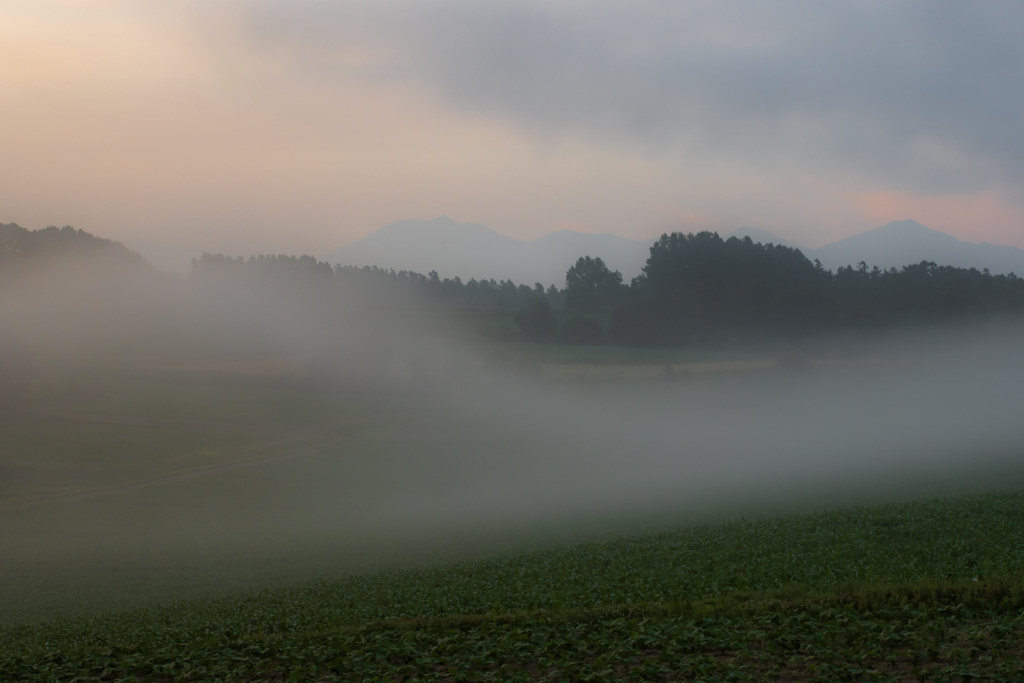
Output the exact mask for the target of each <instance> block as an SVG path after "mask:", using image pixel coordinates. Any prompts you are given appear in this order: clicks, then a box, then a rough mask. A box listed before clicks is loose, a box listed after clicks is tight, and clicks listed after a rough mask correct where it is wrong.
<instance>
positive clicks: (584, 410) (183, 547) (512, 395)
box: [0, 263, 1024, 604]
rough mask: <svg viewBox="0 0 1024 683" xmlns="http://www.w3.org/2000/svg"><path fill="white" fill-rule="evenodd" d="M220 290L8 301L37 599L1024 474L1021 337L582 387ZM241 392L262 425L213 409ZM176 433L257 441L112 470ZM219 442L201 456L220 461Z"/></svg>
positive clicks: (426, 337) (77, 278)
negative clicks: (34, 463)
mask: <svg viewBox="0 0 1024 683" xmlns="http://www.w3.org/2000/svg"><path fill="white" fill-rule="evenodd" d="M198 275H199V274H195V273H194V274H193V275H192V276H189V277H187V278H167V277H164V276H157V275H155V274H153V273H137V272H132V273H130V274H128V273H121V272H114V271H113V270H112V269H109V268H108V269H96V268H94V267H92V266H89V265H88V264H87V265H82V264H81V263H78V264H75V266H74V267H70V266H69V265H68V264H67V263H56V264H53V265H51V266H49V267H46V268H43V267H40V268H37V269H35V270H34V271H33V272H32V273H31V275H30V276H28V275H19V278H20V279H19V280H18V281H17V283H11V282H8V286H7V287H5V289H4V293H3V295H2V296H0V315H2V316H3V320H4V321H5V325H4V338H3V339H2V340H0V348H2V349H3V352H4V354H5V356H6V359H7V360H5V363H6V364H5V365H3V368H4V373H3V377H4V378H6V379H4V380H3V381H4V384H3V389H4V391H5V392H7V394H6V396H5V401H4V403H5V405H6V406H7V409H6V416H5V418H4V419H5V421H6V426H5V427H4V433H5V439H4V440H5V442H6V443H5V444H4V448H3V450H4V451H5V455H4V456H3V461H2V462H0V468H3V469H2V470H0V471H3V472H5V474H4V475H3V476H5V477H6V479H7V481H6V482H5V483H4V484H3V485H2V486H0V495H2V496H3V501H2V502H0V535H2V536H3V537H4V539H5V540H4V542H5V545H6V546H7V547H9V548H12V549H14V552H13V554H12V555H11V558H12V559H10V560H9V561H8V562H7V563H6V564H5V567H4V570H3V571H4V572H5V574H6V576H5V577H4V578H5V580H7V581H8V582H9V585H12V586H15V591H18V590H21V591H22V592H24V593H25V594H26V595H29V594H30V595H41V594H43V593H46V591H47V589H46V586H49V585H55V584H54V582H61V583H60V587H59V588H54V589H53V591H54V592H52V594H48V595H49V597H47V598H33V599H36V600H41V601H43V602H45V601H46V600H52V601H55V602H60V603H61V604H68V602H69V598H68V596H69V595H76V596H79V598H81V600H82V601H84V602H88V600H87V599H86V598H82V597H81V596H83V595H87V594H88V593H89V592H90V591H101V586H106V588H104V589H102V590H105V591H106V592H105V593H103V595H106V596H108V597H110V596H113V598H117V599H128V598H131V597H132V596H145V597H147V598H152V597H160V596H162V595H165V594H166V595H168V596H171V595H179V594H185V593H188V592H190V591H192V590H193V589H195V588H196V587H200V588H204V589H219V590H223V589H227V588H230V587H233V586H250V585H260V583H261V582H265V581H270V580H274V579H275V577H276V578H278V579H280V578H282V577H284V578H288V577H298V576H316V575H322V574H329V573H330V572H331V571H333V570H332V567H334V569H338V568H341V569H344V568H345V567H349V565H345V562H346V561H347V560H351V559H352V558H353V557H355V556H356V555H358V554H360V553H361V554H362V555H360V557H372V556H373V554H374V553H375V552H376V553H379V555H380V557H381V558H390V560H388V561H393V560H395V559H396V558H397V559H401V558H402V557H403V556H406V557H409V556H411V555H412V554H414V548H415V552H420V551H422V550H423V548H424V547H427V546H430V545H432V544H438V545H439V547H440V546H444V547H445V548H446V551H447V550H450V551H453V552H458V551H459V550H460V549H459V547H458V543H459V542H460V541H459V539H468V538H472V539H476V541H475V542H480V539H487V538H489V537H492V538H493V537H499V536H501V535H502V534H506V533H509V532H510V531H516V532H518V533H520V534H522V533H524V532H525V533H526V534H527V535H528V536H529V535H530V534H535V535H538V536H540V535H542V534H546V533H548V532H550V531H551V530H553V529H557V528H560V527H563V526H564V527H571V526H572V525H577V526H579V525H584V526H585V525H587V524H588V523H593V524H598V523H599V522H600V523H604V522H609V521H610V520H616V519H619V520H626V519H642V518H645V517H657V516H659V515H661V516H662V517H661V518H662V519H664V520H666V523H673V520H676V522H675V523H678V520H682V519H694V518H697V517H699V516H700V515H702V514H705V513H707V514H712V513H713V514H722V513H728V512H729V511H730V510H733V511H739V512H751V511H756V510H773V509H790V508H798V507H799V505H796V503H795V501H810V502H809V503H808V504H809V505H815V506H818V507H821V506H827V505H835V504H839V503H842V502H857V501H858V500H868V499H871V498H872V497H873V496H874V497H876V498H882V499H885V498H892V497H899V496H901V495H913V494H915V492H918V491H920V492H923V493H929V492H932V491H938V492H941V491H939V489H932V488H929V486H932V485H937V486H940V487H942V486H945V487H947V488H948V489H949V491H950V492H954V493H955V492H959V491H960V489H958V488H957V487H958V486H959V485H961V484H962V485H963V486H967V485H968V483H969V482H970V481H971V480H972V477H976V485H977V486H978V487H982V488H984V487H994V486H998V485H1003V484H1006V485H1009V484H1010V483H1012V482H1010V481H1008V480H1007V477H1009V476H1011V475H1013V476H1015V475H1016V473H1018V472H1020V471H1024V468H1017V469H1016V470H1015V469H1014V467H1015V464H1014V463H1016V462H1017V461H1018V460H1019V459H1020V453H1021V449H1022V446H1024V427H1022V422H1021V419H1020V416H1021V415H1022V414H1024V397H1022V391H1021V387H1022V386H1024V382H1022V380H1024V353H1022V349H1021V344H1020V339H1021V338H1022V336H1021V332H1022V327H1021V325H1020V324H1019V323H1017V322H1002V323H985V324H981V323H979V324H977V325H963V326H961V327H959V328H956V329H951V328H947V329H935V328H928V329H918V330H913V331H910V330H904V331H901V332H899V333H896V332H887V333H884V334H883V333H879V334H878V335H875V336H873V337H870V338H866V337H863V336H862V337H861V338H859V339H858V340H857V341H856V342H851V341H849V340H843V339H831V340H818V343H817V344H816V346H815V349H816V350H815V351H814V352H809V353H807V354H805V355H804V356H802V357H801V358H800V359H799V361H798V362H787V363H783V364H781V365H778V366H776V367H772V368H770V369H748V370H740V371H733V372H719V373H700V372H696V370H697V368H690V369H688V368H686V367H680V368H677V369H676V371H675V372H671V373H665V375H664V376H662V377H659V378H657V379H643V380H637V379H621V378H619V379H616V378H615V377H613V376H608V377H605V378H598V379H588V380H566V379H556V378H552V377H550V376H548V375H546V374H545V373H544V372H543V371H542V370H543V368H541V367H539V366H540V365H542V364H532V365H531V364H524V363H510V362H507V361H504V360H502V358H501V353H500V350H497V349H498V345H497V344H496V343H495V342H494V341H493V340H492V339H491V338H489V337H484V336H481V335H479V334H475V333H473V332H471V331H467V329H465V326H464V325H462V324H461V322H460V321H461V318H460V316H459V314H458V312H452V311H444V310H434V309H430V308H428V307H426V306H425V305H424V304H423V302H419V301H416V300H414V299H405V298H402V297H401V296H399V295H398V294H396V293H395V292H393V291H380V292H378V291H373V290H372V288H365V289H363V290H360V291H357V292H352V291H339V290H337V289H336V288H333V289H328V287H327V286H324V285H322V284H320V283H317V282H316V281H315V280H308V281H306V280H303V281H294V280H292V281H285V280H281V279H275V278H270V277H267V278H247V277H241V276H239V275H238V274H232V273H230V272H229V273H219V274H216V275H215V276H214V275H209V274H207V276H204V277H199V276H198ZM13 284H16V285H17V286H12V285H13ZM749 353H750V352H749V351H748V355H749ZM580 359H581V362H585V361H586V359H587V354H586V352H585V350H581V353H580ZM268 368H270V369H271V370H272V371H271V370H268ZM691 370H693V371H691ZM83 374H84V375H88V376H89V378H90V379H89V380H88V382H87V383H86V385H85V388H84V389H82V385H81V382H79V383H78V384H74V386H75V387H77V388H76V391H78V392H79V394H78V395H79V398H77V399H75V398H68V394H67V391H65V389H66V388H67V387H69V386H72V383H69V382H68V380H67V377H70V376H75V377H80V376H82V375H83ZM12 378H13V379H12ZM18 378H20V379H18ZM221 386H228V387H229V389H230V393H224V394H223V395H224V396H225V397H226V398H225V399H224V401H231V402H237V405H233V406H224V405H222V404H221V403H223V401H222V402H221V403H218V402H217V401H215V400H214V399H209V397H210V396H214V397H216V396H219V395H220V394H217V393H216V391H220V389H217V387H221ZM211 387H213V388H211ZM224 391H225V392H227V391H228V390H227V389H225V390H224ZM82 392H84V397H82V396H81V394H82ZM256 393H259V396H260V397H263V398H260V400H261V401H263V402H262V403H259V404H258V406H257V407H253V408H250V407H247V406H249V403H247V401H249V400H250V399H249V398H248V397H249V396H250V395H255V394H256ZM196 397H199V398H202V399H203V400H210V403H209V404H205V403H202V402H201V401H200V400H198V399H197V398H196ZM75 401H78V403H75ZM117 401H121V402H120V403H118V402H117ZM108 404H109V405H110V406H119V405H120V406H130V407H132V409H133V410H134V409H135V408H136V407H138V410H143V408H145V407H146V406H151V408H147V410H149V412H146V413H145V414H144V415H143V414H142V413H139V414H136V413H131V415H130V416H129V415H128V414H127V413H124V412H120V413H119V412H118V410H120V409H116V408H104V407H103V406H106V405H108ZM253 405H257V404H256V403H253ZM68 406H71V407H68ZM140 406H141V407H140ZM160 406H166V408H161V407H160ZM306 406H309V407H308V408H306ZM227 410H231V411H234V412H231V414H230V416H229V417H224V416H223V415H222V414H221V412H219V411H227ZM90 411H92V412H90ZM140 415H142V416H141V417H140ZM33 421H35V422H33ZM165 423H166V424H165ZM19 424H20V425H24V424H39V425H44V426H45V428H46V429H52V430H60V429H63V428H65V427H67V428H68V429H71V428H72V427H74V428H75V429H79V428H84V427H82V426H83V425H85V427H88V428H89V429H90V430H92V431H90V432H88V433H89V434H92V436H91V437H90V438H93V439H95V441H94V442H92V443H88V444H86V443H83V442H81V441H80V439H79V438H78V437H77V436H76V437H75V439H74V440H72V441H70V442H69V443H68V444H66V445H65V446H64V448H66V449H67V458H66V459H62V458H61V457H60V456H61V454H59V453H52V452H47V453H40V452H38V450H37V445H38V443H39V439H38V438H36V437H35V436H33V435H32V434H29V436H25V434H24V433H22V436H21V437H20V438H19V440H17V441H14V440H13V439H14V437H13V436H12V435H14V434H16V433H18V425H19ZM164 427H169V428H172V429H173V430H182V431H188V430H192V429H195V430H198V429H200V428H203V429H207V428H209V429H210V430H212V431H210V434H213V435H214V436H215V437H216V438H218V439H219V438H221V437H220V436H217V435H219V434H221V432H224V433H228V432H230V433H231V434H234V433H235V432H238V433H241V432H242V431H245V430H248V431H245V435H246V436H245V438H246V439H249V441H246V442H245V444H244V447H241V446H240V447H239V448H238V450H237V453H236V456H237V457H233V458H232V459H231V460H230V461H226V460H225V461H224V462H221V461H214V460H210V461H205V460H202V459H201V458H198V456H197V458H196V459H194V460H173V461H172V460H168V462H173V463H174V464H173V466H168V468H167V469H165V470H156V469H150V468H149V467H148V466H147V459H148V458H151V457H152V453H153V452H155V451H156V450H158V447H160V448H163V450H167V449H166V448H164V447H165V446H166V444H165V443H164V444H161V443H157V442H156V441H153V442H152V447H151V448H150V447H146V446H145V443H146V442H145V441H139V442H133V445H132V446H131V448H132V451H131V453H130V454H129V459H128V462H130V463H132V465H131V467H134V468H135V470H137V472H135V473H134V474H133V473H131V472H129V473H128V474H127V475H126V474H125V471H124V468H123V467H119V468H110V469H109V470H102V475H96V474H95V472H94V471H93V469H95V468H96V467H100V466H101V465H102V464H103V463H104V462H106V460H105V459H109V458H110V457H111V455H110V454H111V453H114V452H120V451H119V450H118V449H122V450H123V448H124V447H123V443H122V442H124V440H125V439H126V438H127V437H126V436H125V434H126V433H128V432H129V431H131V430H135V432H139V433H141V434H143V435H145V434H147V433H148V432H144V431H139V430H145V429H157V428H164ZM216 430H221V431H216ZM231 430H234V431H231ZM260 430H265V431H266V434H267V436H266V437H265V440H266V444H261V443H260V442H259V438H262V437H260V436H259V435H260V434H263V433H264V432H263V431H260ZM135 432H132V434H134V433H135ZM160 433H161V434H163V433H164V432H160ZM76 434H77V432H76ZM196 434H200V433H199V432H198V431H197V432H196ZM202 434H205V432H203V433H202ZM254 434H255V435H256V436H252V435H254ZM140 438H148V437H144V436H143V437H140ZM156 438H157V437H154V439H156ZM160 438H165V437H160ZM166 438H169V437H166ZM205 438H206V437H205V436H201V435H199V436H196V438H195V439H194V440H193V442H189V443H190V445H189V446H188V448H189V449H191V450H190V453H191V452H192V451H195V452H196V453H200V452H205V451H203V447H204V446H205V447H206V450H209V451H211V452H214V451H216V449H217V448H218V447H219V446H218V445H217V444H218V443H220V442H219V441H218V442H216V443H215V442H210V443H206V442H205V441H204V439H205ZM210 438H211V439H213V438H214V437H210ZM225 438H226V437H225ZM139 443H142V444H143V445H142V446H139V445H138V444H139ZM197 444H198V445H197ZM183 448H184V447H183ZM246 448H248V449H249V450H248V451H246V450H245V449H246ZM261 449H262V450H261ZM171 450H173V449H171ZM161 452H163V451H161ZM238 454H241V455H238ZM247 454H248V455H247ZM173 455H174V454H173V453H171V454H170V455H168V456H167V457H168V458H171V456H173ZM214 455H216V453H214ZM214 455H211V456H210V458H213V457H214ZM44 456H46V457H48V458H52V459H53V460H54V462H55V463H56V464H54V465H53V466H52V473H53V476H54V477H58V476H59V477H63V479H62V481H63V482H67V481H79V482H80V484H81V485H80V486H79V487H78V488H76V487H75V486H73V485H67V484H66V483H65V484H62V485H63V486H64V488H62V489H60V490H59V491H57V490H56V489H54V491H52V492H48V491H47V489H46V488H45V487H42V486H41V487H39V488H38V489H37V490H34V491H33V492H32V495H31V496H29V495H28V494H24V495H23V492H22V491H21V490H20V489H19V486H21V484H19V478H18V477H19V472H21V471H22V469H24V468H26V467H28V466H29V465H30V464H31V460H32V459H33V458H42V457H44ZM250 456H251V457H250ZM190 457H191V456H190ZM210 463H213V465H215V466H213V465H211V464H210ZM1000 467H1002V468H1004V469H999V468H1000ZM90 468H93V469H90ZM993 468H995V469H993ZM987 471H991V472H995V474H993V475H992V476H990V477H988V478H986V477H985V476H984V475H985V472H987ZM69 472H71V474H69ZM90 472H91V474H89V473H90ZM87 474H88V475H89V476H92V477H93V479H88V477H87ZM75 477H78V479H75ZM96 477H99V478H98V479H97V478H96ZM103 477H109V481H107V480H104V479H103ZM672 515H675V516H674V517H673V516H672ZM686 515H689V517H686ZM598 525H599V524H598ZM609 528H618V527H614V524H612V526H611V527H609ZM622 528H625V527H622ZM591 530H593V528H591ZM446 544H447V545H446ZM462 550H465V551H466V552H473V548H472V547H469V548H462ZM314 557H316V558H317V559H316V560H315V561H313V560H311V559H310V558H314ZM371 564H372V562H371ZM351 566H355V565H354V564H353V565H351ZM54 577H57V578H54ZM114 581H116V582H117V587H116V589H112V588H110V584H111V583H112V582H114ZM154 584H155V587H154ZM113 598H112V599H113ZM70 602H71V603H74V602H75V600H70Z"/></svg>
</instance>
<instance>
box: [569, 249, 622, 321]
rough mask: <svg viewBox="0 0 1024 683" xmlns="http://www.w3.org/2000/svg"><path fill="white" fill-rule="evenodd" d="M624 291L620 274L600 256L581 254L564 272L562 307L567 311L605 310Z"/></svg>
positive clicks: (593, 311) (592, 311) (589, 311)
mask: <svg viewBox="0 0 1024 683" xmlns="http://www.w3.org/2000/svg"><path fill="white" fill-rule="evenodd" d="M625 291H626V288H625V287H624V286H623V284H622V274H621V273H620V272H619V271H617V270H615V271H613V270H610V269H609V268H608V266H606V265H605V263H604V261H602V260H601V259H600V258H591V257H589V256H581V257H580V258H579V259H577V261H576V264H575V265H574V266H572V267H571V268H569V270H568V271H567V272H566V274H565V307H566V309H568V310H570V311H582V312H584V313H599V312H601V311H605V310H608V309H609V308H611V307H612V306H613V305H614V304H615V301H616V300H617V299H619V298H620V297H622V296H623V295H624V294H625Z"/></svg>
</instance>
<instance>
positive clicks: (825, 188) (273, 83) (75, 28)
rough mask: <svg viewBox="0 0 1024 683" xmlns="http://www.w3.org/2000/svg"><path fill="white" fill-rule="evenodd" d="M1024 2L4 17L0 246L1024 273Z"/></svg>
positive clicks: (57, 3) (512, 4) (496, 2)
mask: <svg viewBox="0 0 1024 683" xmlns="http://www.w3.org/2000/svg"><path fill="white" fill-rule="evenodd" d="M1022 34H1024V3H1020V2H1016V1H1004V2H1000V1H994V2H987V3H983V4H982V3H962V2H953V1H942V0H938V1H929V2H910V1H907V2H901V1H891V0H886V1H884V2H881V1H876V0H855V1H843V0H838V1H834V2H818V1H816V0H815V1H810V0H798V1H793V0H778V1H776V2H771V3H763V2H732V1H730V0H724V1H723V0H715V1H713V2H674V1H673V2H670V1H668V0H651V1H649V2H643V1H636V0H630V1H628V2H626V1H622V2H604V1H601V0H593V1H587V2H583V1H580V2H572V1H568V2H560V1H558V0H544V1H543V2H541V1H539V0H538V1H534V0H515V1H511V0H492V1H489V2H486V3H481V2H472V1H469V0H452V1H450V2H447V1H438V2H424V1H413V0H405V1H402V0H380V1H378V2H372V3H367V2H345V1H344V0H248V1H244V0H203V1H202V2H199V1H197V0H179V1H177V2H171V3H168V2H156V1H155V0H131V1H121V0H33V1H27V0H0V160H2V163H0V222H4V223H7V222H16V223H18V224H20V225H22V226H24V227H27V228H32V229H38V228H41V227H45V226H46V225H66V224H70V225H74V226H75V227H78V228H81V229H84V230H87V231H89V232H92V233H94V234H97V235H101V236H104V237H110V238H113V239H118V240H121V241H124V242H125V243H126V244H128V245H129V246H133V247H135V248H140V249H142V250H143V251H144V253H145V251H146V249H153V248H155V247H154V245H157V246H161V248H163V247H166V248H168V249H173V248H180V249H185V250H190V249H191V250H195V249H200V250H208V251H220V252H224V253H228V254H233V255H249V254H253V253H310V254H314V255H318V256H322V255H325V254H327V253H329V252H331V251H333V250H335V249H337V248H339V247H342V246H344V245H346V244H348V243H350V242H352V241H354V240H356V239H359V238H360V237H363V236H365V235H367V234H369V233H370V232H372V231H373V230H375V229H377V228H379V227H381V226H383V225H385V224H387V223H390V222H392V221H395V220H400V219H406V218H427V219H430V218H436V217H438V216H441V215H447V216H450V217H452V218H454V219H455V220H458V221H463V222H476V223H483V224H485V225H488V226H490V227H491V228H493V229H495V230H497V231H498V232H501V233H503V234H506V235H509V236H512V237H516V238H519V239H534V238H537V237H540V236H543V235H545V234H548V233H550V232H553V231H555V230H560V229H573V230H579V231H583V232H608V233H614V234H618V235H621V236H624V237H630V238H636V239H646V238H651V237H655V236H657V235H658V234H661V233H662V232H667V231H673V230H682V231H695V230H705V229H709V230H717V231H719V232H721V233H723V234H725V233H728V232H730V231H732V230H733V229H736V228H739V227H754V228H762V229H766V230H770V231H772V232H774V233H775V234H777V235H779V236H781V237H783V238H785V239H788V240H791V241H792V242H795V243H797V244H800V245H803V246H807V247H817V246H821V245H823V244H825V243H828V242H830V241H833V240H835V239H839V238H842V237H845V236H848V235H851V234H855V233H858V232H863V231H865V230H869V229H873V228H876V227H879V226H881V225H883V224H885V223H888V222H890V221H894V220H902V219H907V218H911V219H915V220H917V221H919V222H921V223H923V224H925V225H927V226H929V227H931V228H934V229H936V230H942V231H944V232H948V233H950V234H953V235H955V236H957V237H958V238H960V239H962V240H967V241H972V242H980V241H989V242H992V243H996V244H1012V245H1016V246H1021V247H1024V130H1022V128H1021V112H1024V78H1021V76H1022V74H1024V41H1021V40H1019V36H1020V35H1022Z"/></svg>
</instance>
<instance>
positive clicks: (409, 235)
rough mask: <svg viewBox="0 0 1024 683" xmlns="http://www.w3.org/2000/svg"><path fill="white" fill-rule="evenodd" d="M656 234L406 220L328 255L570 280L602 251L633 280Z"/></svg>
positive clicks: (416, 267) (364, 262)
mask: <svg viewBox="0 0 1024 683" xmlns="http://www.w3.org/2000/svg"><path fill="white" fill-rule="evenodd" d="M653 242H654V241H653V240H630V239H626V238H624V237H618V236H615V235H606V234H605V235H591V234H587V233H581V232H574V231H571V230H561V231H559V232H555V233H552V234H550V235H546V236H545V237H541V238H540V239H536V240H532V241H522V240H517V239H513V238H511V237H506V236H505V235H501V234H499V233H497V232H495V231H494V230H492V229H491V228H488V227H487V226H484V225H480V224H478V223H459V222H457V221H454V220H452V219H451V218H448V217H447V216H442V217H441V218H436V219H434V220H419V219H411V220H402V221H396V222H394V223H390V224H388V225H385V226H384V227H383V228H380V229H379V230H377V231H375V232H373V233H371V234H370V235H367V236H366V237H364V238H363V239H361V240H358V241H357V242H354V243H352V244H350V245H348V246H347V247H344V248H342V249H339V250H338V251H335V252H333V253H331V254H328V255H327V256H326V259H327V260H328V261H329V262H331V263H337V264H340V265H343V266H346V265H351V266H380V267H382V268H394V269H396V270H412V271H416V272H419V273H427V272H429V271H431V270H436V271H437V272H438V273H439V274H440V275H441V277H454V276H459V277H461V278H462V279H463V280H468V279H470V278H476V279H487V280H490V279H495V280H513V281H514V282H516V283H524V284H533V283H534V282H540V283H541V284H543V285H544V286H547V285H551V284H554V285H556V286H558V287H562V286H564V285H565V272H566V271H567V270H568V269H569V268H570V267H571V266H572V265H573V264H574V263H576V259H578V258H579V257H580V256H594V257H600V258H601V259H603V260H604V261H605V263H607V264H608V267H609V268H611V269H612V270H618V271H620V272H621V273H622V276H623V279H624V280H625V281H627V282H628V281H629V280H630V279H631V278H633V277H634V276H636V275H638V274H639V273H640V268H641V267H643V264H644V263H645V262H646V260H647V256H648V254H649V250H650V246H651V244H653Z"/></svg>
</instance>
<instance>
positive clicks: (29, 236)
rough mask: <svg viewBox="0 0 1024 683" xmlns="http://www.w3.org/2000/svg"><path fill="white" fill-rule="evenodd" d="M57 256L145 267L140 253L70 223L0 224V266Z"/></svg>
mask: <svg viewBox="0 0 1024 683" xmlns="http://www.w3.org/2000/svg"><path fill="white" fill-rule="evenodd" d="M57 259H60V260H67V259H72V260H78V261H81V260H82V259H88V260H94V261H96V262H97V263H103V264H106V265H108V266H113V265H121V266H126V267H131V268H137V269H147V268H149V264H148V263H147V262H146V260H145V259H143V258H142V256H140V255H139V254H137V253H136V252H134V251H132V250H130V249H128V248H127V247H126V246H124V245H123V244H121V243H120V242H116V241H114V240H108V239H104V238H102V237H96V236H95V235H91V234H89V233H87V232H85V231H84V230H76V229H75V228H73V227H71V226H70V225H65V226H64V227H63V228H58V227H55V226H50V227H47V228H43V229H41V230H29V229H27V228H23V227H21V226H20V225H18V224H17V223H7V224H3V223H0V265H6V266H11V267H31V266H32V264H35V263H43V262H47V263H49V262H52V261H54V260H57Z"/></svg>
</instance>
